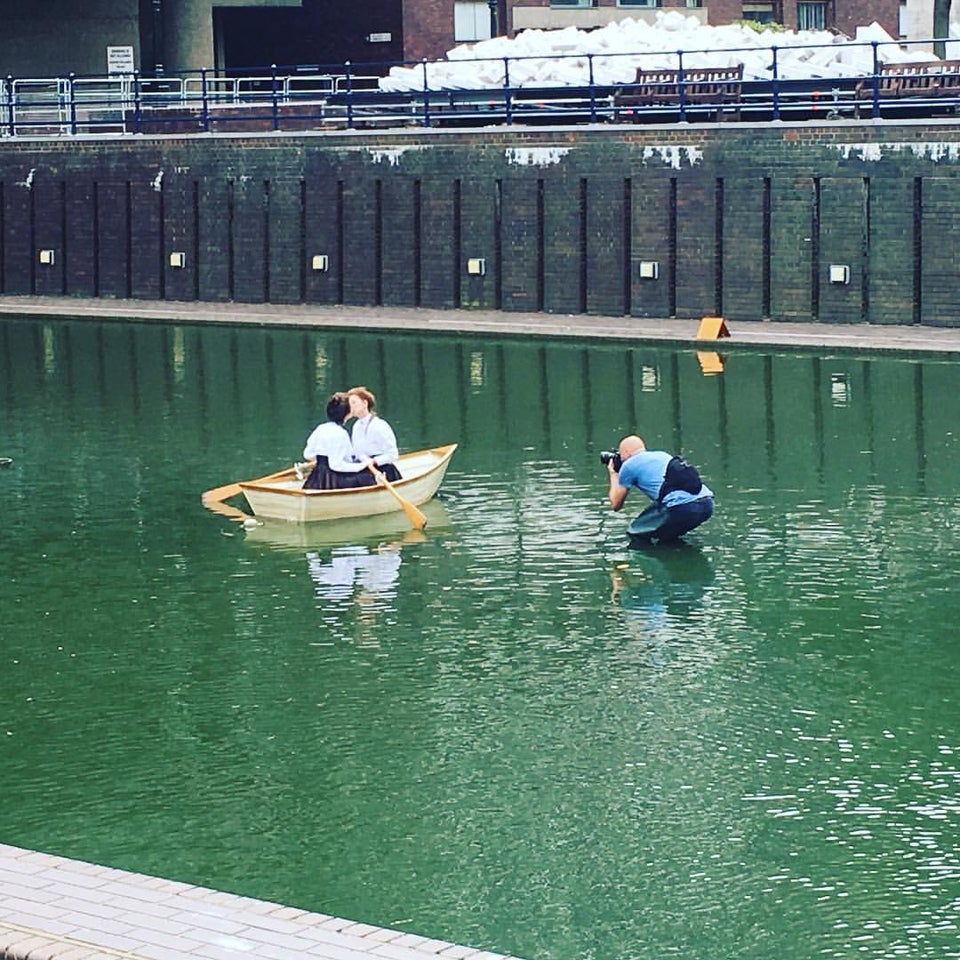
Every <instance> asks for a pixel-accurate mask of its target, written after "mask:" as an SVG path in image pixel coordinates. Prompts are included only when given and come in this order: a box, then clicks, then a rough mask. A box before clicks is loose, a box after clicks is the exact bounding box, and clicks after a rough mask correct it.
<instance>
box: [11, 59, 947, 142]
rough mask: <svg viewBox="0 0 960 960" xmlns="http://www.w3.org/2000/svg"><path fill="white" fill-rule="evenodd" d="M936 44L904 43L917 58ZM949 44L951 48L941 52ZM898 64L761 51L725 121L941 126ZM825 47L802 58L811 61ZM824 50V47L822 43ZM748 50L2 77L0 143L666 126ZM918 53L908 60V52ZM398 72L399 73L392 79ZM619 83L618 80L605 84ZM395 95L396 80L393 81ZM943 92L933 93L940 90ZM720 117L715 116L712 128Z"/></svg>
mask: <svg viewBox="0 0 960 960" xmlns="http://www.w3.org/2000/svg"><path fill="white" fill-rule="evenodd" d="M936 42H937V41H934V40H924V41H916V42H915V45H916V46H917V47H918V48H920V49H922V50H924V51H926V50H928V49H929V48H930V47H931V46H932V45H933V44H934V43H936ZM945 43H949V41H945ZM888 46H893V47H895V48H896V50H897V51H898V57H897V58H898V59H904V54H903V51H904V50H908V49H909V46H911V45H907V44H903V43H896V44H881V43H879V42H876V41H873V42H870V43H862V44H856V43H845V44H843V48H844V50H845V51H848V53H852V54H853V55H854V58H855V57H856V55H857V54H858V53H859V55H860V56H861V62H862V63H864V64H866V65H867V66H866V69H861V70H853V71H851V73H850V75H848V76H837V77H829V78H820V79H796V78H792V77H790V76H784V75H783V64H784V61H785V59H786V54H787V50H788V48H786V47H778V46H771V47H769V48H766V53H767V55H768V56H767V62H768V63H769V75H768V76H767V77H760V78H756V77H749V76H747V77H746V78H745V79H744V80H743V82H742V85H741V90H740V95H739V97H738V98H737V101H736V109H735V110H727V111H725V113H726V114H727V115H728V116H727V117H725V119H736V120H754V121H777V120H785V119H796V120H805V119H806V120H808V119H822V118H835V117H851V118H860V119H878V118H882V117H891V116H895V117H904V116H924V115H931V114H938V115H943V114H947V115H953V114H955V113H956V111H957V109H958V107H960V99H958V98H957V97H954V96H943V95H937V96H929V97H926V96H923V95H920V96H912V97H910V98H909V99H906V98H899V97H896V96H889V95H888V91H887V90H886V89H885V88H884V86H883V84H882V65H883V63H884V61H885V59H888V57H887V56H885V54H886V53H887V51H886V50H885V49H884V48H885V47H888ZM826 47H827V45H824V44H821V45H811V46H807V47H803V48H798V47H791V48H789V51H790V52H791V53H794V52H796V51H797V50H798V49H803V50H805V51H808V52H813V51H816V50H818V49H823V48H826ZM830 49H831V50H836V45H831V46H830ZM756 53H757V49H756V48H725V49H723V50H686V51H684V50H677V51H664V52H662V53H651V52H644V53H641V54H629V53H602V54H597V53H588V54H568V55H564V56H559V57H555V58H553V59H554V60H557V61H563V60H570V61H575V62H576V64H577V66H578V69H580V70H581V76H582V82H580V83H570V84H567V85H565V86H557V85H555V84H552V83H544V84H539V85H538V84H537V83H536V82H535V81H533V82H531V81H529V80H525V81H523V82H514V78H516V77H518V76H529V74H530V72H531V71H530V70H529V69H525V68H526V67H527V66H528V64H526V63H525V61H531V60H537V61H542V59H543V58H540V57H498V58H496V59H495V60H487V61H475V62H474V63H475V64H476V65H479V66H483V67H485V68H487V69H486V72H487V73H488V74H490V73H493V74H495V75H496V76H497V77H498V80H499V82H498V83H497V84H496V85H495V86H477V87H474V88H472V89H460V88H459V87H456V88H454V86H453V85H445V84H444V80H443V75H444V73H445V72H446V71H448V70H449V69H450V67H451V63H450V62H449V61H425V60H424V61H419V62H417V63H410V62H404V63H368V64H364V65H362V68H361V69H360V70H358V69H357V67H356V66H355V65H352V64H350V63H344V64H338V65H333V66H329V67H321V66H316V67H291V68H279V67H277V66H272V67H270V68H269V69H268V70H265V71H252V70H251V71H247V72H238V73H236V74H235V75H233V74H225V73H223V72H220V73H218V72H216V71H213V70H209V69H204V70H200V71H198V72H193V73H189V74H184V75H177V76H174V75H171V76H163V77H153V76H143V75H141V74H139V73H133V74H126V75H122V76H75V75H73V74H71V75H69V76H67V77H52V78H15V77H12V76H8V77H6V78H5V79H4V80H3V81H2V97H0V136H6V137H39V136H61V137H62V136H78V135H90V134H94V135H110V134H117V135H119V134H143V133H151V134H155V133H163V132H169V133H176V134H183V133H210V132H221V131H222V132H243V131H244V130H247V131H252V130H266V131H287V130H290V131H292V130H304V129H328V130H338V129H357V128H386V127H393V126H421V127H435V126H447V127H458V126H479V125H491V124H507V125H514V124H553V125H564V124H577V123H601V122H619V123H623V122H631V123H670V122H686V121H691V120H700V119H707V120H708V119H711V114H712V113H713V112H715V111H714V110H713V108H712V106H711V105H710V104H704V103H702V102H692V101H691V99H690V98H688V97H687V96H685V91H686V84H687V82H688V81H687V80H686V76H687V73H688V71H689V70H690V69H692V68H695V67H702V66H703V65H704V64H705V63H708V62H710V61H711V60H712V61H714V62H718V63H721V62H722V63H730V62H734V61H736V60H737V58H738V55H743V58H746V56H747V55H748V54H749V55H755V54H756ZM918 56H919V55H918ZM647 64H656V65H657V66H658V68H659V67H662V66H664V65H667V66H668V67H669V68H671V69H673V70H674V71H675V73H676V88H677V89H676V95H675V96H674V97H671V98H668V99H666V100H665V101H664V102H653V101H652V102H649V103H647V104H646V105H645V106H644V107H643V109H636V108H633V109H630V110H624V109H623V108H622V106H621V103H622V102H623V101H624V99H626V98H627V97H628V96H629V94H630V92H631V89H632V87H633V86H634V85H633V84H632V82H631V80H630V79H626V80H624V79H622V77H624V76H626V77H628V78H629V77H632V76H633V73H634V72H635V70H636V69H637V68H643V67H644V65H647ZM398 70H399V74H398V73H397V71H398ZM615 74H616V75H618V76H619V77H620V78H621V79H617V80H615V81H611V80H610V78H611V77H612V76H614V75H615ZM388 75H389V76H391V78H395V77H396V76H397V75H400V76H401V77H402V80H403V88H402V89H393V90H390V89H385V88H384V87H383V86H381V80H382V79H383V78H384V77H386V76H388ZM394 86H396V83H394ZM941 93H942V91H941ZM718 119H719V118H718Z"/></svg>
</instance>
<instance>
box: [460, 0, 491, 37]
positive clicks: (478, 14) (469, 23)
mask: <svg viewBox="0 0 960 960" xmlns="http://www.w3.org/2000/svg"><path fill="white" fill-rule="evenodd" d="M453 39H454V40H455V41H456V42H457V43H470V42H472V41H473V40H489V39H490V4H488V3H487V0H454V4H453Z"/></svg>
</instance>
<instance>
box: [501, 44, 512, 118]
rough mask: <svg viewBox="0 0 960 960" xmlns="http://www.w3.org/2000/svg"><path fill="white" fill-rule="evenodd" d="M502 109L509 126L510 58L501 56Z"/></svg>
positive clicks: (510, 104) (510, 113)
mask: <svg viewBox="0 0 960 960" xmlns="http://www.w3.org/2000/svg"><path fill="white" fill-rule="evenodd" d="M503 109H504V119H505V120H506V122H507V125H508V126H509V125H510V124H511V123H513V98H512V97H511V96H510V58H509V57H504V58H503Z"/></svg>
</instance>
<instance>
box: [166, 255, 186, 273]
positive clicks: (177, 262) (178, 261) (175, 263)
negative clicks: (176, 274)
mask: <svg viewBox="0 0 960 960" xmlns="http://www.w3.org/2000/svg"><path fill="white" fill-rule="evenodd" d="M186 265H187V255H186V254H185V253H183V252H181V251H179V250H177V251H174V252H173V253H171V254H170V266H171V267H176V268H177V269H178V270H182V269H183V268H184V267H185V266H186Z"/></svg>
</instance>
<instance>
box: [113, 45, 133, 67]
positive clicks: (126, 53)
mask: <svg viewBox="0 0 960 960" xmlns="http://www.w3.org/2000/svg"><path fill="white" fill-rule="evenodd" d="M135 69H136V68H135V66H134V64H133V47H107V73H133V71H134V70H135Z"/></svg>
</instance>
